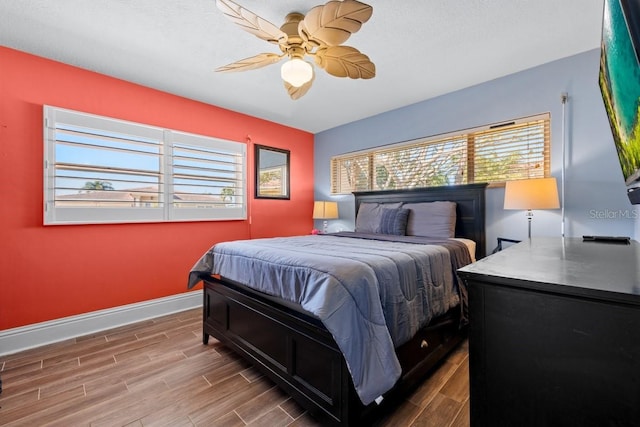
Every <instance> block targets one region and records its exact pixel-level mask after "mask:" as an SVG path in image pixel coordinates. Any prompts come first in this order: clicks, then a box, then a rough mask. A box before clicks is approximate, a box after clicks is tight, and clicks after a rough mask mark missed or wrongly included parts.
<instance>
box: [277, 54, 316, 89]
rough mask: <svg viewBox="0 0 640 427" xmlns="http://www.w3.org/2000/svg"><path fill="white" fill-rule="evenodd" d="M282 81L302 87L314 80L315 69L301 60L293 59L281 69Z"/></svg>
mask: <svg viewBox="0 0 640 427" xmlns="http://www.w3.org/2000/svg"><path fill="white" fill-rule="evenodd" d="M280 76H281V77H282V80H284V81H285V82H287V83H289V84H290V85H291V86H294V87H300V86H302V85H303V84H305V83H307V82H309V81H311V79H312V78H313V67H312V66H311V64H309V63H308V62H307V61H303V60H302V59H300V58H292V59H290V60H288V61H287V62H285V63H284V64H282V68H280Z"/></svg>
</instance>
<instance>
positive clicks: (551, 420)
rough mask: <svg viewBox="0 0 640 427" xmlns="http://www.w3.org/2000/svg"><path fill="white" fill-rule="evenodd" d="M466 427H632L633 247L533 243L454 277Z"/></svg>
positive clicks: (637, 415)
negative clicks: (465, 357)
mask: <svg viewBox="0 0 640 427" xmlns="http://www.w3.org/2000/svg"><path fill="white" fill-rule="evenodd" d="M459 273H460V276H461V277H462V278H463V280H464V281H465V282H466V283H467V286H468V288H469V316H470V335H469V368H470V393H471V394H470V396H471V397H470V405H471V425H472V427H478V426H491V427H495V426H638V425H640V244H639V243H638V242H635V241H631V243H630V244H620V243H602V242H583V241H582V239H581V238H564V239H563V238H533V239H531V240H527V241H524V242H522V243H519V244H517V245H515V246H512V247H510V248H508V249H506V250H504V251H502V252H498V253H496V254H494V255H491V256H489V257H487V258H484V259H482V260H480V261H478V262H476V263H474V264H471V265H469V266H466V267H464V268H462V269H461V270H459Z"/></svg>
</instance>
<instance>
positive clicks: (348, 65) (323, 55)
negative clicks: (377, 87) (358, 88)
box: [314, 46, 376, 79]
mask: <svg viewBox="0 0 640 427" xmlns="http://www.w3.org/2000/svg"><path fill="white" fill-rule="evenodd" d="M314 60H315V63H316V64H318V66H319V67H321V68H322V69H324V70H325V71H326V72H327V73H329V74H331V75H332V76H336V77H349V78H352V79H371V78H373V77H375V75H376V66H375V64H374V63H373V62H371V60H369V57H368V56H367V55H365V54H364V53H361V52H360V51H359V50H358V49H356V48H355V47H351V46H332V47H327V48H322V49H319V50H318V51H317V52H316V54H315V55H314Z"/></svg>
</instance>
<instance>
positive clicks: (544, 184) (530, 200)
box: [504, 178, 560, 210]
mask: <svg viewBox="0 0 640 427" xmlns="http://www.w3.org/2000/svg"><path fill="white" fill-rule="evenodd" d="M559 207H560V201H559V200H558V185H557V184H556V179H555V178H534V179H521V180H518V181H507V183H506V186H505V189H504V208H505V209H529V210H530V209H558V208H559Z"/></svg>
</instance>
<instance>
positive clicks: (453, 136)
mask: <svg viewBox="0 0 640 427" xmlns="http://www.w3.org/2000/svg"><path fill="white" fill-rule="evenodd" d="M540 125H542V126H543V128H542V132H541V136H542V138H543V141H542V144H543V147H542V152H541V153H538V155H539V156H541V157H542V163H543V164H542V165H541V166H540V167H539V168H538V167H536V168H533V167H532V168H530V169H526V173H527V175H528V176H527V177H541V178H542V177H545V178H546V177H549V176H550V170H551V114H550V113H548V112H547V113H541V114H536V115H533V116H527V117H522V118H519V119H514V120H509V121H506V122H501V123H497V124H490V125H484V126H478V127H474V128H469V129H464V130H459V131H453V132H448V133H444V134H439V135H434V136H429V137H424V138H417V139H413V140H410V141H403V142H399V143H394V144H388V145H384V146H378V147H374V148H369V149H366V150H360V151H355V152H350V153H345V154H340V155H337V156H333V157H332V158H331V160H330V194H333V195H340V194H350V193H351V192H353V191H370V190H384V189H385V188H380V187H379V186H378V184H377V182H376V180H377V179H378V178H379V177H378V175H379V171H378V170H377V169H376V166H378V165H379V163H377V162H376V159H377V158H380V157H382V156H383V155H385V154H388V153H397V155H402V153H403V150H404V151H407V150H411V149H414V148H415V149H428V148H429V147H430V146H433V145H437V144H447V143H449V144H452V145H455V143H456V142H460V141H461V140H464V144H465V147H464V152H465V153H464V154H465V155H464V156H462V157H461V158H460V164H461V165H462V166H460V167H459V169H461V171H462V173H461V174H456V175H455V178H454V180H455V182H450V181H451V178H450V177H449V178H448V181H449V182H447V183H443V184H440V183H438V184H433V185H420V184H417V185H412V186H395V187H392V188H393V189H406V188H416V187H422V186H437V185H454V184H472V183H475V182H488V183H489V186H490V187H500V186H504V183H505V182H506V181H507V180H511V179H509V177H508V176H507V179H506V180H504V179H500V180H482V179H475V176H477V175H478V174H479V172H478V174H476V169H478V170H481V168H479V167H478V166H479V165H480V163H479V157H477V156H476V153H477V148H478V147H477V146H476V139H480V138H482V137H485V136H486V135H489V134H493V135H495V139H496V140H497V139H498V136H503V137H504V136H508V135H509V134H510V133H513V131H514V129H518V128H527V127H530V128H534V127H536V126H538V127H539V126H540ZM523 140H529V139H523ZM530 140H532V141H533V140H534V138H530ZM538 144H540V143H538ZM511 146H512V147H513V150H514V152H516V151H517V149H518V146H519V143H512V144H511ZM429 159H437V158H434V157H429ZM349 161H351V162H353V163H352V164H356V163H357V166H354V167H356V168H357V171H355V172H354V171H351V173H353V174H355V173H356V172H357V175H358V177H357V178H355V180H351V182H348V181H349V177H348V176H347V175H349V173H348V172H343V169H342V168H343V164H344V162H349ZM538 163H539V162H538ZM400 164H406V162H405V163H400ZM385 170H386V168H385ZM522 171H523V170H521V171H520V172H521V175H522ZM394 172H395V171H394ZM387 173H388V171H387ZM353 176H355V175H352V176H351V178H353ZM512 176H513V177H514V178H513V179H523V178H525V177H522V176H521V177H519V178H517V177H515V174H512ZM345 179H346V180H347V182H346V183H345V182H344V181H345ZM354 185H355V187H354ZM386 189H391V188H386Z"/></svg>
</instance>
